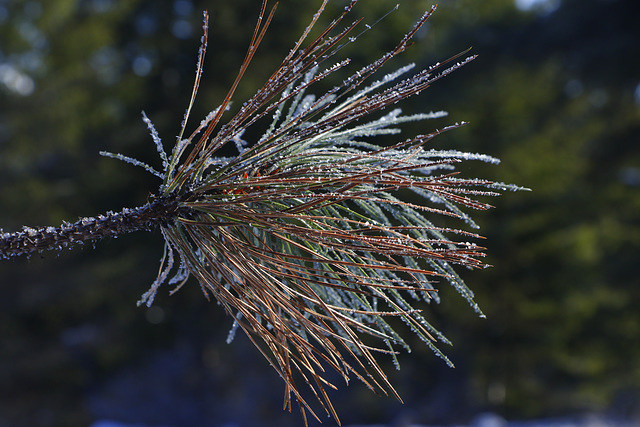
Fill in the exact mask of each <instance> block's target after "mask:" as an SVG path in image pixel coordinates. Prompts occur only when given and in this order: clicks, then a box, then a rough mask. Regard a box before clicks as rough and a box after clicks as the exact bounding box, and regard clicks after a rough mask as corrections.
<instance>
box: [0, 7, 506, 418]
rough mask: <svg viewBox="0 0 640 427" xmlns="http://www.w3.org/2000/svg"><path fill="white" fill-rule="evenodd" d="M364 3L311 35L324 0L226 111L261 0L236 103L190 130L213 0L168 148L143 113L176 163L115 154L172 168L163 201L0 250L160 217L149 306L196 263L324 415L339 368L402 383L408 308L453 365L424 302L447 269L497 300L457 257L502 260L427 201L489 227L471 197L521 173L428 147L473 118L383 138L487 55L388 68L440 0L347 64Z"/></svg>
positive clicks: (69, 240)
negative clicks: (321, 85)
mask: <svg viewBox="0 0 640 427" xmlns="http://www.w3.org/2000/svg"><path fill="white" fill-rule="evenodd" d="M356 2H357V1H356V0H354V1H352V2H351V3H350V5H349V6H347V7H346V8H345V10H344V12H343V13H342V14H341V15H340V16H339V17H337V18H336V19H334V20H333V21H332V22H331V23H330V24H329V25H327V26H326V28H324V29H322V30H321V31H320V35H319V36H318V37H316V38H315V39H313V40H307V39H308V36H309V34H310V33H311V30H312V28H313V27H314V26H316V25H317V22H318V19H319V16H320V14H321V13H322V12H323V10H324V8H325V6H326V4H327V0H325V1H324V2H323V3H322V4H321V6H320V8H319V9H318V11H317V13H316V14H315V15H314V16H313V20H312V21H311V23H310V24H309V26H308V27H307V28H306V30H305V31H304V33H303V35H302V36H301V37H300V39H299V40H298V41H297V42H296V43H295V45H294V47H293V49H292V50H291V51H290V53H289V55H287V57H286V58H285V59H284V60H283V61H282V63H281V64H280V66H279V67H278V68H277V69H276V70H275V71H274V72H273V74H272V75H271V77H270V78H269V79H268V80H267V81H266V83H265V84H264V85H263V86H262V88H261V89H259V90H258V91H257V92H256V94H255V95H254V96H253V97H252V98H251V99H249V100H247V101H246V102H244V103H242V102H240V103H237V102H236V105H241V106H240V108H239V111H238V112H237V113H235V114H234V115H233V116H231V117H229V118H224V117H225V115H226V114H228V111H229V106H230V103H231V100H232V98H233V95H234V92H235V90H236V88H237V87H238V85H239V83H240V81H241V79H242V76H243V75H244V73H245V72H246V70H247V69H248V67H249V66H250V64H251V61H252V58H253V57H254V55H255V54H256V52H257V50H258V46H259V45H260V42H261V41H262V39H263V38H264V37H265V35H266V33H267V28H268V26H269V23H270V22H271V20H272V17H273V14H274V12H275V7H274V8H273V9H271V11H270V12H268V13H267V5H266V1H263V3H262V7H261V10H260V14H259V19H258V22H257V24H256V27H255V30H254V33H253V36H252V38H251V42H250V45H249V48H248V50H247V53H246V56H245V59H244V62H243V63H242V65H241V67H240V71H239V72H238V76H237V78H236V80H235V81H234V83H233V84H232V86H231V88H230V90H229V92H228V94H227V95H226V96H225V98H224V99H223V100H222V103H221V105H220V106H218V107H217V108H215V109H214V110H213V111H212V113H211V114H209V115H208V116H207V117H206V118H205V119H204V120H203V121H202V122H201V123H200V124H199V125H198V126H197V127H196V129H195V130H194V131H193V132H192V133H191V134H188V132H187V128H188V127H189V116H190V112H191V109H192V106H193V105H194V102H195V98H196V94H197V91H198V87H199V84H200V80H201V78H202V75H203V64H204V57H205V53H206V46H207V38H208V15H207V14H206V13H205V15H204V36H203V38H202V47H201V49H200V54H199V56H198V63H197V71H196V79H195V83H194V86H193V91H192V95H191V99H190V101H189V105H188V108H187V111H186V114H185V117H184V120H183V122H182V125H181V129H180V131H179V136H178V138H177V140H176V143H175V146H174V148H173V150H172V152H171V153H170V154H169V155H168V154H167V153H165V151H164V149H163V146H162V142H161V140H160V137H159V136H158V134H157V132H156V130H155V128H154V126H153V124H152V123H151V120H149V119H148V118H147V116H146V115H143V119H144V122H145V123H146V124H147V126H148V128H149V130H150V132H151V136H152V138H153V141H154V143H155V145H156V148H157V151H158V153H159V154H160V157H161V162H162V170H161V171H159V170H156V169H154V168H153V167H152V166H150V165H148V164H146V163H143V162H140V161H138V160H135V159H132V158H130V157H127V156H124V155H121V154H108V153H105V154H106V155H108V156H111V157H115V158H118V159H120V160H124V161H127V162H129V163H132V164H134V165H137V166H142V167H144V168H145V169H146V170H148V171H149V172H151V173H153V174H155V175H157V176H159V177H160V178H161V179H162V184H161V186H160V189H159V193H158V194H157V195H156V196H155V197H154V200H153V201H152V202H151V203H150V204H148V205H146V206H144V207H142V208H137V209H133V210H124V211H122V212H120V213H117V214H113V213H109V214H108V215H106V216H100V217H98V218H97V219H95V218H90V219H89V220H90V221H88V223H86V224H85V223H84V222H82V221H79V222H77V223H75V224H68V223H65V224H64V225H63V226H62V227H60V228H58V229H53V228H52V227H48V228H46V229H45V228H43V229H31V228H25V229H24V230H23V231H21V232H17V233H12V234H11V233H1V234H0V258H8V257H11V256H18V255H24V254H28V253H30V252H32V251H42V250H44V249H49V248H51V247H64V246H70V245H72V244H73V243H74V242H77V241H82V240H92V239H98V238H102V237H104V236H106V235H113V234H119V233H122V232H129V231H135V230H140V229H145V228H151V227H154V226H159V228H160V229H161V232H162V234H163V236H164V238H165V241H166V244H165V245H166V246H165V252H164V257H163V261H162V263H161V266H160V269H159V273H158V277H157V279H156V280H155V281H154V282H153V284H152V286H151V288H150V289H149V290H148V291H147V292H146V293H145V294H144V295H143V296H142V299H141V301H140V303H141V304H147V305H151V304H152V302H153V300H154V297H155V295H156V292H157V291H158V289H159V288H160V287H161V286H162V285H163V284H164V283H168V284H169V285H175V287H174V289H173V291H175V290H177V289H178V288H180V287H182V286H183V285H184V284H185V283H186V282H187V280H188V278H189V277H193V278H195V279H196V280H197V281H198V283H199V284H200V287H201V288H202V290H203V291H204V293H205V295H206V296H207V297H208V298H209V297H211V298H212V299H214V300H216V301H217V302H218V303H219V304H220V305H222V307H224V309H225V311H226V312H227V313H228V314H229V315H230V316H232V317H233V319H234V326H233V328H232V332H231V333H230V338H232V337H233V334H235V331H236V329H242V330H243V331H244V332H245V333H246V334H247V336H248V337H249V338H250V339H251V340H252V341H253V343H254V344H255V345H256V347H257V348H258V349H259V351H260V352H261V353H262V354H263V355H264V356H265V357H266V358H267V359H268V360H269V363H270V364H271V365H272V366H273V368H274V369H275V370H276V371H277V372H278V374H279V375H280V376H281V377H282V379H283V380H284V382H285V406H286V407H287V408H288V409H289V410H291V407H292V403H293V402H297V403H298V404H299V406H300V410H301V412H302V415H303V418H304V422H305V423H306V421H307V419H306V413H307V411H308V412H309V413H311V414H312V415H313V416H314V417H315V418H317V419H319V418H318V415H317V414H316V413H315V412H314V410H313V409H312V407H311V405H310V404H309V402H307V400H306V398H305V397H303V393H302V391H301V387H300V385H301V384H304V385H306V386H307V387H308V388H309V389H311V392H312V395H313V396H315V398H316V399H317V401H318V402H319V404H320V406H321V407H322V410H323V411H325V412H326V413H327V414H330V415H332V416H333V417H334V418H335V419H336V421H338V415H337V414H336V412H335V410H334V408H333V406H332V404H331V401H330V399H329V396H328V394H327V389H332V388H336V385H334V384H332V383H330V382H329V381H328V380H327V377H326V370H327V369H329V370H334V371H336V372H337V373H338V374H339V375H340V376H341V377H342V378H343V379H344V381H345V382H348V381H349V379H350V378H358V379H359V380H360V381H362V382H363V383H364V384H365V385H366V386H367V387H369V388H370V389H372V390H374V391H376V392H381V393H384V394H388V393H390V394H392V395H394V396H395V397H397V398H398V399H400V397H399V396H398V393H397V392H396V391H395V389H394V388H393V386H392V385H391V383H390V381H389V379H388V378H387V376H386V374H385V373H384V372H383V370H382V369H381V367H380V365H379V364H378V362H377V360H376V357H378V356H384V355H387V356H390V357H392V358H394V359H395V355H396V354H397V352H398V350H399V349H402V348H404V349H408V348H409V347H408V345H407V343H406V342H405V340H404V339H403V338H402V335H401V334H400V333H399V332H398V331H396V329H395V326H392V325H391V324H390V323H389V322H388V319H390V318H399V319H400V320H402V321H403V322H404V323H405V324H406V326H408V327H409V329H410V330H411V331H413V332H414V333H415V334H417V335H418V336H419V337H420V338H421V339H422V340H423V341H424V342H425V343H426V345H427V346H429V347H430V348H431V349H432V350H433V351H434V352H435V353H436V354H437V355H438V356H440V357H442V358H443V359H444V360H445V362H446V363H448V364H451V362H450V361H449V360H448V359H447V358H446V356H445V355H444V354H443V353H442V352H441V351H440V350H439V348H438V347H437V345H436V344H437V343H438V342H440V343H448V341H447V339H446V338H445V337H444V336H443V335H442V334H441V333H440V332H439V331H437V330H436V329H435V328H434V327H433V326H431V324H430V323H429V322H428V321H427V320H426V319H425V317H424V316H423V315H422V313H421V311H420V309H418V308H416V306H415V304H416V302H417V301H418V300H424V301H427V302H429V301H431V300H438V294H437V289H436V288H437V287H438V286H440V285H441V284H442V283H449V284H450V285H451V286H453V287H454V288H455V289H456V290H457V291H458V292H459V293H460V294H461V295H462V296H463V297H464V298H465V299H466V300H467V301H468V302H469V304H470V305H471V306H472V307H473V309H474V310H476V311H477V312H478V314H480V315H482V313H481V311H480V309H479V307H478V306H477V305H476V303H475V302H474V299H473V298H474V295H473V293H472V291H471V290H470V289H469V288H468V287H467V286H466V285H465V283H464V282H463V281H462V279H461V278H460V276H459V275H458V274H457V273H456V268H458V267H465V268H483V267H486V266H487V265H486V264H485V263H484V262H483V261H482V257H483V256H484V253H483V250H484V248H483V247H481V246H479V245H477V244H476V243H473V242H474V241H478V240H479V239H482V237H481V236H480V235H478V234H476V233H474V232H471V231H465V230H460V229H452V228H442V227H438V226H436V225H434V223H433V222H432V221H431V220H430V218H435V217H439V216H447V217H450V218H453V219H457V220H459V221H460V222H461V225H463V226H465V225H466V226H468V227H470V228H474V227H475V228H477V226H476V225H475V223H474V222H473V221H472V219H471V218H470V216H469V214H468V213H467V212H466V210H467V208H471V209H479V210H485V209H488V208H490V207H491V206H490V205H489V204H487V203H486V202H485V201H483V200H484V199H486V198H487V197H489V196H497V195H498V194H499V191H503V190H506V189H511V190H516V189H519V188H518V187H515V186H511V185H506V184H503V183H494V182H491V181H487V180H482V179H468V178H464V177H462V176H461V175H459V173H458V172H456V166H457V164H458V163H460V162H463V161H468V160H479V161H483V162H489V163H498V160H497V159H495V158H493V157H490V156H487V155H483V154H473V153H465V152H459V151H455V150H447V151H437V150H434V149H431V148H429V143H430V140H431V139H432V138H434V137H435V136H437V135H439V134H440V133H442V132H445V131H449V130H452V129H456V128H458V127H460V126H463V125H464V123H456V124H453V125H450V126H447V127H444V128H442V129H436V130H433V131H430V132H428V133H425V134H422V135H417V136H414V137H411V138H404V139H403V138H400V139H398V142H396V143H394V144H391V145H379V144H378V143H376V137H378V136H382V135H395V134H398V133H400V130H399V128H398V126H399V125H401V124H403V123H406V122H414V121H422V120H429V119H433V118H440V117H443V116H445V115H446V113H444V112H441V111H440V112H434V113H425V114H414V115H408V116H405V115H402V112H401V110H400V109H398V108H396V107H395V104H396V103H398V102H399V101H402V100H404V99H406V98H408V97H410V96H413V95H417V94H418V93H420V92H421V91H423V90H425V89H426V88H427V87H429V86H430V85H431V84H433V83H434V82H435V81H437V80H439V79H440V78H442V77H444V76H446V75H448V74H449V73H451V72H452V71H454V70H456V69H458V68H460V67H462V66H463V65H465V64H466V63H468V62H469V61H471V60H473V59H474V56H468V57H464V55H465V54H466V52H464V53H463V54H460V55H456V56H453V57H452V58H449V59H447V60H444V61H442V62H440V63H438V64H436V65H434V66H432V67H430V68H429V69H427V70H422V71H417V72H414V68H415V67H414V66H413V65H407V66H404V67H402V68H400V69H398V70H395V71H390V72H387V73H386V74H385V73H379V72H378V71H379V70H380V69H381V68H382V67H383V66H384V65H385V63H386V62H387V61H389V60H390V59H391V58H393V57H395V56H396V55H398V54H400V53H402V52H403V51H404V50H405V49H407V48H408V47H409V45H410V44H411V39H412V38H413V36H414V35H415V34H416V33H417V32H418V30H419V29H420V28H421V27H422V26H423V25H424V24H425V22H426V21H427V19H429V17H430V16H431V15H432V13H433V12H434V10H435V7H432V8H431V9H430V10H429V11H427V12H426V13H425V14H424V15H423V16H422V17H421V18H420V19H419V20H418V21H417V23H416V24H415V25H414V26H413V27H412V28H411V29H410V30H409V32H408V33H407V34H406V35H405V36H404V37H403V38H402V39H401V40H400V41H399V43H398V44H397V45H396V47H395V48H394V49H392V50H391V51H389V52H387V53H385V54H383V55H382V56H380V58H379V59H378V60H376V61H374V62H372V63H370V64H369V65H367V66H365V67H362V68H360V69H358V70H356V71H351V72H349V71H347V70H348V69H349V65H350V64H349V59H339V58H338V56H339V55H338V54H339V51H340V49H341V47H342V46H343V45H344V44H345V43H347V42H353V41H356V39H357V35H358V33H361V32H366V31H368V30H370V29H371V27H372V26H371V25H365V24H363V23H362V22H361V20H360V19H358V20H355V21H354V22H352V23H348V24H343V20H344V19H345V17H346V16H347V15H348V14H349V13H350V12H351V9H352V8H353V6H354V5H355V4H356ZM363 27H364V28H363ZM353 34H356V35H353ZM338 72H340V73H346V77H345V78H344V79H343V80H342V83H341V84H339V85H337V86H335V87H334V88H332V89H330V90H329V91H327V92H325V93H319V94H312V93H311V91H312V90H313V89H314V88H315V87H316V84H317V83H318V82H320V81H322V80H324V79H325V78H326V77H327V76H329V75H332V74H335V73H338ZM412 73H413V74H412ZM374 74H375V76H374ZM223 118H224V120H223ZM263 118H265V119H267V120H268V119H269V118H271V123H270V125H268V126H267V128H266V130H265V131H264V133H263V135H262V137H261V138H260V139H258V140H257V141H245V140H244V139H243V134H244V133H245V131H246V130H247V129H248V128H249V127H251V126H254V125H258V122H259V121H260V119H263ZM251 134H255V133H253V132H252V133H251ZM186 135H189V136H188V137H186ZM227 144H233V145H235V146H236V147H237V150H238V155H237V156H235V157H231V158H225V157H219V156H218V152H219V150H220V149H221V148H222V147H224V146H225V145H227ZM50 229H51V230H50ZM34 242H35V243H34ZM392 323H393V324H394V325H395V324H396V323H397V322H392ZM365 337H369V338H368V339H366V340H364V341H363V338H365ZM365 341H366V344H365ZM376 342H377V344H375V343H376Z"/></svg>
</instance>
